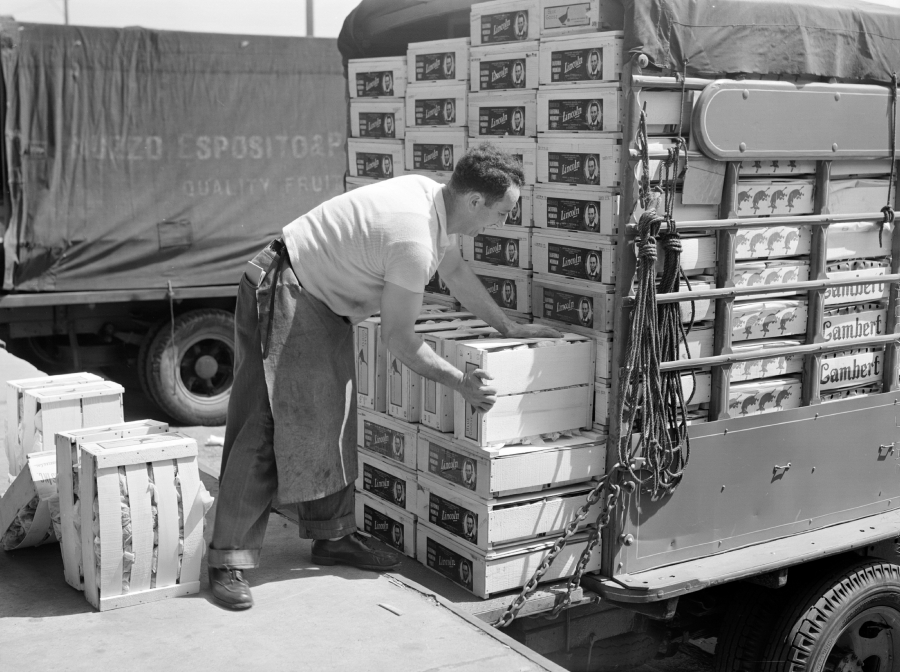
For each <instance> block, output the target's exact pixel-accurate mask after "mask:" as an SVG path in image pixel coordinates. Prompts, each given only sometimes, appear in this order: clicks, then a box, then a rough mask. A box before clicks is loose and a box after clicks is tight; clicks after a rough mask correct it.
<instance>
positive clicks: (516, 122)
mask: <svg viewBox="0 0 900 672" xmlns="http://www.w3.org/2000/svg"><path fill="white" fill-rule="evenodd" d="M513 126H514V127H515V128H521V126H522V113H521V112H519V111H518V110H516V111H515V112H513Z"/></svg>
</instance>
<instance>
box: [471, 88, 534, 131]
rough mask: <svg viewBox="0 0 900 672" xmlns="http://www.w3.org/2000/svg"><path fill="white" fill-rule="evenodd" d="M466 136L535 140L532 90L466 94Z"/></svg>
mask: <svg viewBox="0 0 900 672" xmlns="http://www.w3.org/2000/svg"><path fill="white" fill-rule="evenodd" d="M468 118H469V137H470V138H478V139H480V140H488V141H490V140H492V139H493V138H495V137H510V138H537V132H538V112H537V105H536V102H535V92H534V91H524V92H522V91H490V92H488V93H472V94H470V95H469V114H468Z"/></svg>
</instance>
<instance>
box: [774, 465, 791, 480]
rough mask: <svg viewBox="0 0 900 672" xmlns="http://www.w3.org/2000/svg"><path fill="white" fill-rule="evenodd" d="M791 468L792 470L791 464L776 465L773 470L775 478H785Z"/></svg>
mask: <svg viewBox="0 0 900 672" xmlns="http://www.w3.org/2000/svg"><path fill="white" fill-rule="evenodd" d="M790 468H791V463H790V462H788V463H787V464H776V465H775V467H774V468H773V469H772V476H774V477H776V478H777V477H778V476H784V475H785V474H786V473H787V470H788V469H790Z"/></svg>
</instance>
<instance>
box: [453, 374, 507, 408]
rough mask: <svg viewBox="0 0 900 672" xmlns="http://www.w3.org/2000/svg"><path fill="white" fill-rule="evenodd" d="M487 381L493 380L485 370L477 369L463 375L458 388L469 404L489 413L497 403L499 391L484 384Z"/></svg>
mask: <svg viewBox="0 0 900 672" xmlns="http://www.w3.org/2000/svg"><path fill="white" fill-rule="evenodd" d="M485 380H493V378H491V376H490V375H488V372H487V371H485V370H483V369H475V370H474V371H471V372H469V373H466V374H463V378H462V380H461V381H460V383H459V386H458V387H457V388H456V391H457V392H459V393H460V394H461V395H462V396H463V399H465V400H466V402H467V403H469V404H470V405H472V406H474V407H475V408H477V409H478V410H479V411H484V412H487V411H489V410H491V407H492V406H493V405H494V404H495V403H496V402H497V390H496V389H495V388H493V387H488V386H487V385H485V384H484V381H485Z"/></svg>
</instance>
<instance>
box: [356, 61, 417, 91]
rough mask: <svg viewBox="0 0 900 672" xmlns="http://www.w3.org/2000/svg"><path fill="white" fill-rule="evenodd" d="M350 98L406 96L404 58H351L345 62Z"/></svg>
mask: <svg viewBox="0 0 900 672" xmlns="http://www.w3.org/2000/svg"><path fill="white" fill-rule="evenodd" d="M347 84H348V87H347V88H348V93H349V94H350V97H351V98H403V96H404V95H405V94H406V56H390V57H386V58H351V59H350V60H349V61H347Z"/></svg>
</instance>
